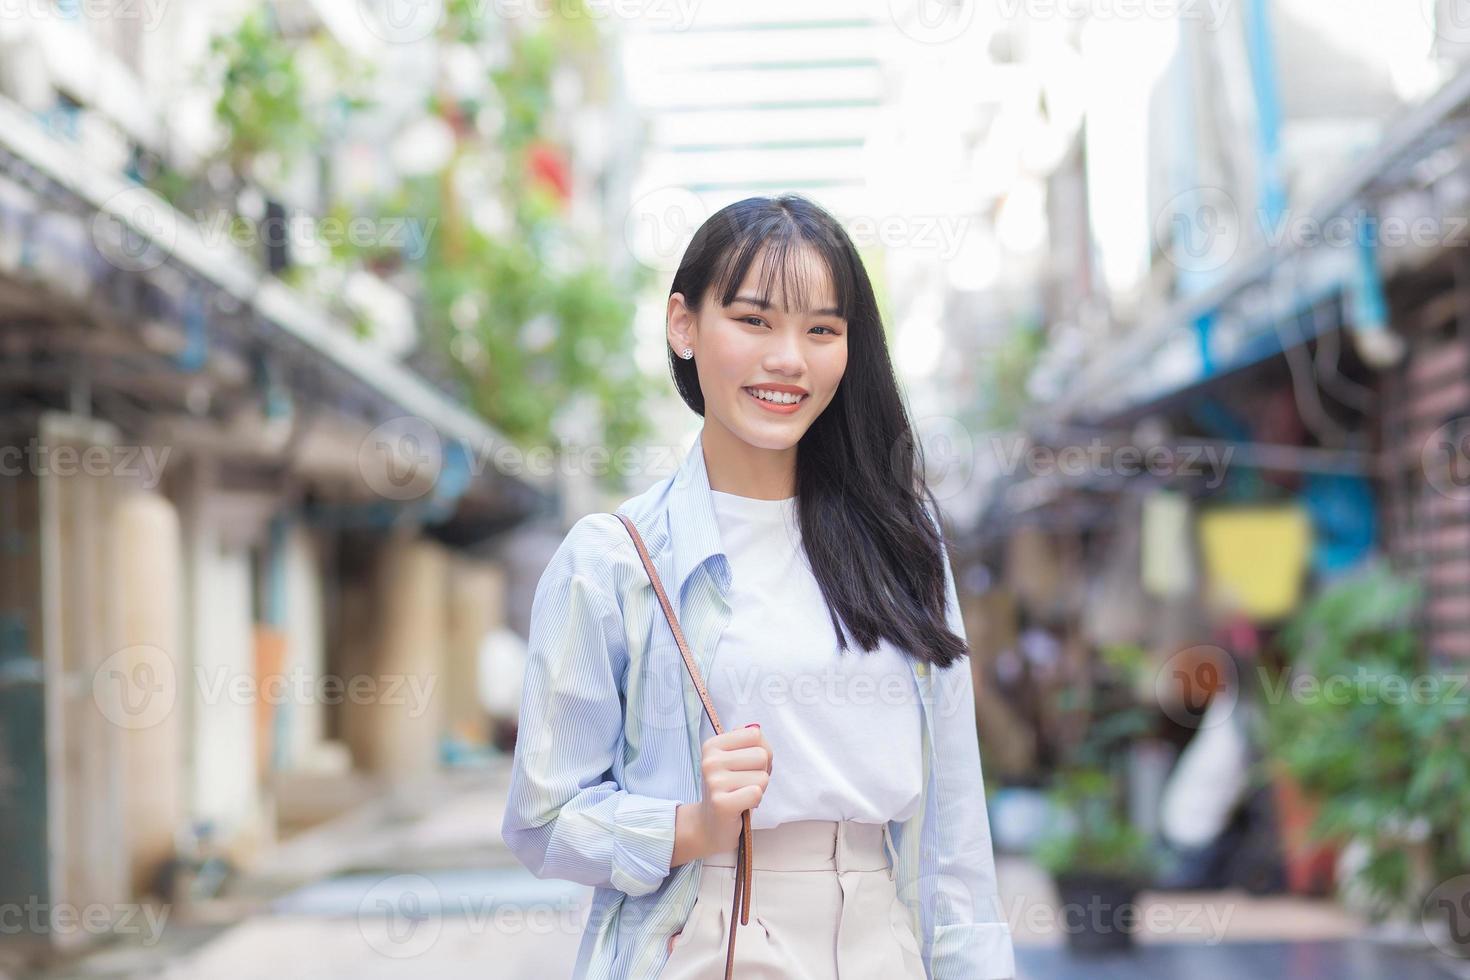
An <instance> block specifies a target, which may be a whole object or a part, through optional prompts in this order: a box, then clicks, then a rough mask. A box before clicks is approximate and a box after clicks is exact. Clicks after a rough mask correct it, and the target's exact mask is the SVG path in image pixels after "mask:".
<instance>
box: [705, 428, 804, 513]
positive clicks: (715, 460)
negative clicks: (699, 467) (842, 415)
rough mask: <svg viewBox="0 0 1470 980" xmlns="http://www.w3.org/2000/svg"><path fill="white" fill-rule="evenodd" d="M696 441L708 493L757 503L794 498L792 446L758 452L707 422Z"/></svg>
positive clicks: (794, 469)
mask: <svg viewBox="0 0 1470 980" xmlns="http://www.w3.org/2000/svg"><path fill="white" fill-rule="evenodd" d="M700 441H701V442H702V443H703V444H704V468H705V471H706V472H707V473H708V474H709V486H710V489H711V490H719V491H721V492H722V493H733V494H736V495H738V496H741V497H755V498H757V499H760V500H785V499H786V498H787V497H794V496H796V449H797V447H796V446H792V447H790V448H789V449H761V448H760V447H758V446H752V445H751V444H750V443H748V442H746V441H745V440H743V439H741V438H739V437H738V436H736V435H735V434H734V433H732V432H730V431H729V430H728V429H726V428H724V427H723V426H721V425H719V424H717V423H712V422H710V421H709V420H705V423H704V432H703V434H702V435H701V436H700Z"/></svg>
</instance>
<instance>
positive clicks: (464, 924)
mask: <svg viewBox="0 0 1470 980" xmlns="http://www.w3.org/2000/svg"><path fill="white" fill-rule="evenodd" d="M503 763H504V760H502V763H501V764H499V765H497V766H496V767H495V768H494V769H492V770H491V771H490V772H481V773H469V774H464V773H460V774H453V775H451V776H450V777H448V778H446V779H440V780H437V781H435V782H434V783H432V784H426V785H424V786H422V787H415V788H414V789H413V790H412V791H411V792H409V793H407V794H404V795H401V796H400V797H398V798H397V799H388V800H379V801H376V802H375V803H374V804H373V805H370V806H368V807H365V808H360V809H358V810H356V811H354V812H352V813H351V814H349V815H348V816H345V817H342V818H340V819H338V820H335V821H333V822H331V823H330V824H327V825H323V826H321V827H318V828H316V829H314V830H311V831H308V832H306V833H305V834H302V835H299V836H298V837H296V838H293V839H292V840H291V841H289V842H287V843H286V844H285V845H283V846H282V847H281V848H280V849H279V850H278V851H276V852H275V853H273V854H272V856H271V857H270V858H269V859H268V860H266V861H263V862H262V863H261V864H260V865H259V866H258V867H257V868H256V869H254V873H253V875H252V876H251V878H250V879H249V881H247V882H245V883H243V887H241V888H239V889H237V890H236V892H235V893H234V894H233V896H232V897H231V899H230V900H228V901H222V902H217V903H211V904H210V905H209V906H208V907H205V908H201V909H197V910H194V911H192V912H191V913H190V914H189V915H187V916H186V915H184V914H182V913H180V914H178V915H175V916H173V917H172V918H171V919H170V920H169V922H168V925H167V928H166V929H165V930H164V932H163V936H162V938H161V939H160V940H159V941H157V942H148V943H140V942H138V941H137V940H134V941H133V942H131V943H128V942H119V943H117V944H114V945H112V946H109V947H106V948H104V949H101V950H99V951H97V952H96V953H94V954H93V955H90V956H87V957H84V958H82V959H79V960H76V961H74V962H72V963H68V964H57V965H56V966H54V967H53V968H52V969H50V970H47V971H44V972H32V973H31V974H29V975H27V974H20V975H19V976H18V977H17V980H173V978H179V980H196V978H205V980H262V978H265V980H404V978H408V977H414V978H433V980H460V978H463V980H522V978H525V980H545V978H557V977H567V976H569V975H570V973H571V967H572V963H573V960H574V958H575V955H576V949H577V943H578V940H579V938H580V936H581V929H582V922H583V918H584V916H585V914H586V900H587V898H588V897H589V896H590V894H591V891H590V889H587V888H585V887H583V886H581V885H574V884H570V883H566V882H557V881H541V880H538V879H537V878H535V877H533V876H532V875H530V874H529V873H527V872H526V871H525V870H524V869H523V868H521V867H520V866H519V865H518V864H517V863H516V862H515V860H514V859H513V858H512V857H511V856H510V855H509V853H508V852H507V851H506V850H505V848H504V847H503V845H502V844H501V843H500V840H499V828H500V814H501V808H502V806H503V802H504V784H505V777H506V775H507V769H506V767H505V765H504V764H503ZM999 874H1000V879H1001V885H1002V901H1003V903H1004V904H1005V907H1006V909H1007V916H1008V918H1009V919H1010V921H1011V923H1012V927H1013V929H1014V932H1015V936H1016V944H1017V958H1018V970H1019V973H1018V977H1017V980H1063V978H1065V980H1081V978H1086V980H1110V978H1114V977H1117V978H1125V977H1126V978H1129V980H1150V978H1160V980H1163V978H1168V980H1174V978H1177V977H1181V976H1188V977H1190V978H1191V980H1216V978H1220V980H1226V978H1229V980H1235V978H1238V977H1264V978H1277V977H1279V978H1285V980H1359V978H1361V980H1370V978H1372V980H1378V978H1380V977H1393V978H1395V980H1444V978H1449V977H1455V976H1460V977H1470V972H1460V971H1452V969H1451V968H1452V967H1457V966H1464V965H1465V964H1460V963H1455V962H1452V961H1445V960H1435V959H1432V958H1431V957H1429V956H1428V955H1426V954H1424V953H1420V952H1412V951H1401V950H1400V951H1395V950H1392V949H1390V948H1388V947H1385V946H1382V945H1378V944H1374V943H1369V942H1365V941H1363V940H1362V939H1360V938H1356V937H1358V936H1359V935H1360V934H1361V932H1362V926H1361V924H1360V923H1359V922H1357V921H1356V920H1355V919H1353V918H1352V917H1351V916H1348V915H1346V914H1345V913H1343V912H1342V911H1341V909H1340V908H1338V907H1337V906H1336V905H1335V904H1333V903H1330V902H1305V901H1298V900H1294V899H1267V900H1262V899H1257V898H1253V897H1250V896H1247V895H1244V894H1241V893H1228V892H1227V893H1207V894H1168V895H1164V894H1146V895H1145V896H1143V897H1142V900H1141V908H1140V922H1141V923H1143V925H1144V931H1143V934H1142V935H1141V937H1140V945H1139V947H1138V949H1137V950H1135V951H1134V952H1132V953H1129V954H1127V955H1123V956H1107V957H1090V958H1085V959H1084V958H1079V957H1075V956H1073V955H1071V954H1069V953H1068V951H1067V950H1066V947H1065V942H1064V939H1065V936H1064V933H1063V931H1062V922H1061V920H1060V918H1059V917H1058V916H1057V915H1056V911H1055V904H1054V902H1055V899H1054V894H1053V893H1052V891H1051V888H1050V883H1049V881H1048V880H1047V879H1046V877H1045V875H1043V874H1041V873H1039V872H1038V871H1036V870H1035V868H1034V867H1033V866H1031V865H1029V864H1028V863H1026V862H1023V861H1017V860H1015V859H1002V861H1001V863H1000V867H999ZM3 972H4V971H3V969H0V980H4V978H3Z"/></svg>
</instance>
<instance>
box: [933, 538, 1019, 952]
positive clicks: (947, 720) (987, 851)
mask: <svg viewBox="0 0 1470 980" xmlns="http://www.w3.org/2000/svg"><path fill="white" fill-rule="evenodd" d="M940 554H941V558H942V562H943V565H944V587H945V603H946V606H945V615H946V619H947V621H948V623H949V628H950V630H951V631H953V632H954V633H955V634H956V635H958V636H961V637H964V636H965V624H964V620H963V619H962V617H961V615H960V603H959V595H958V592H957V590H956V588H955V581H954V573H953V571H952V570H951V568H950V564H949V553H948V549H947V548H945V546H944V543H943V540H942V539H941V542H940ZM933 677H934V691H933V695H934V732H935V735H934V738H935V745H934V762H933V765H934V768H935V773H934V776H935V791H934V792H935V804H934V805H935V806H936V807H937V808H938V809H937V813H936V815H935V817H936V822H937V826H938V830H939V854H938V861H937V871H936V874H937V880H936V882H935V909H934V917H933V922H934V932H933V937H932V944H931V946H930V950H929V962H928V967H929V976H930V977H931V978H932V980H1005V978H1009V977H1013V976H1014V975H1015V971H1016V965H1015V952H1014V949H1013V947H1012V943H1011V929H1010V925H1009V923H1008V922H1007V920H1006V917H1005V914H1004V909H1003V908H1002V906H1001V901H1000V893H999V889H998V888H997V885H996V876H995V853H994V849H993V847H992V844H991V839H990V819H989V815H988V814H987V812H986V809H985V784H984V782H983V779H982V774H981V768H980V742H979V736H978V734H977V732H976V725H975V688H974V677H973V675H972V673H971V666H970V658H969V657H964V658H961V659H960V660H957V661H955V663H953V664H952V665H951V666H949V667H947V668H944V669H939V668H934V674H933Z"/></svg>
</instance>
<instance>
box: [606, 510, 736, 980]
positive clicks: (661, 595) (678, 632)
mask: <svg viewBox="0 0 1470 980" xmlns="http://www.w3.org/2000/svg"><path fill="white" fill-rule="evenodd" d="M613 513H614V516H616V517H617V519H618V520H620V521H622V522H623V527H625V528H627V529H628V534H629V535H630V536H631V537H632V538H633V546H634V547H635V548H637V549H638V557H639V558H640V559H642V561H643V569H644V571H646V572H647V573H648V580H649V581H650V582H652V583H653V591H654V594H655V595H657V596H658V603H659V605H660V606H662V607H663V610H664V618H665V619H667V620H668V621H669V629H671V630H672V631H673V633H674V642H675V643H677V644H679V653H680V654H681V655H683V657H684V666H685V668H686V669H687V670H688V671H689V677H690V679H691V680H693V681H694V689H695V690H696V691H698V692H699V700H700V701H702V702H703V703H704V711H705V714H707V715H709V722H710V725H711V726H712V727H713V728H714V730H715V734H716V735H721V734H723V733H724V731H725V730H724V728H722V727H720V716H719V715H718V714H717V713H716V712H715V705H714V702H713V701H711V700H710V696H709V690H708V689H707V688H706V687H705V686H704V678H703V677H702V676H700V673H699V666H698V665H697V664H695V662H694V655H693V654H692V653H690V652H689V644H688V642H687V641H686V640H685V639H684V631H683V630H682V629H680V628H679V619H678V617H677V616H675V615H674V605H673V603H671V602H670V601H669V596H668V594H667V593H666V592H664V586H663V582H661V581H660V580H659V577H658V571H657V570H656V569H654V567H653V559H652V558H650V557H649V556H648V548H647V547H646V546H645V545H644V544H643V536H642V535H640V534H639V533H638V528H637V527H635V526H634V525H633V521H632V520H631V519H629V517H628V516H627V515H626V514H619V513H617V512H616V511H614V512H613ZM753 847H754V839H753V837H752V834H751V829H750V811H749V810H746V811H745V812H744V813H742V814H740V846H739V853H738V854H737V855H736V859H735V897H734V900H733V904H732V908H733V910H734V911H733V912H732V913H731V922H730V945H729V946H728V947H727V949H726V951H725V980H731V977H732V976H733V971H734V969H735V928H736V926H737V924H738V925H748V924H749V923H750V883H751V879H752V878H753V877H754V875H753V874H752V871H753V870H754V868H753V866H752V853H753ZM737 915H738V917H739V922H738V923H737V922H736V921H735V919H736V916H737Z"/></svg>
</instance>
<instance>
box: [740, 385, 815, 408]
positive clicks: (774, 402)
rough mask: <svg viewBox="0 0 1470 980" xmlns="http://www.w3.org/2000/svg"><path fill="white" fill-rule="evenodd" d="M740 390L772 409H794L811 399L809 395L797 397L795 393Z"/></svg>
mask: <svg viewBox="0 0 1470 980" xmlns="http://www.w3.org/2000/svg"><path fill="white" fill-rule="evenodd" d="M741 390H742V391H744V392H745V393H746V394H747V395H749V396H751V397H752V398H754V399H755V400H756V401H758V402H761V403H763V404H766V405H770V406H771V407H773V408H795V407H796V406H798V405H800V404H801V403H802V402H804V401H806V400H807V399H808V398H810V397H811V394H810V393H807V394H804V395H798V394H796V393H795V392H788V391H771V390H770V389H769V388H742V389H741Z"/></svg>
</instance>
